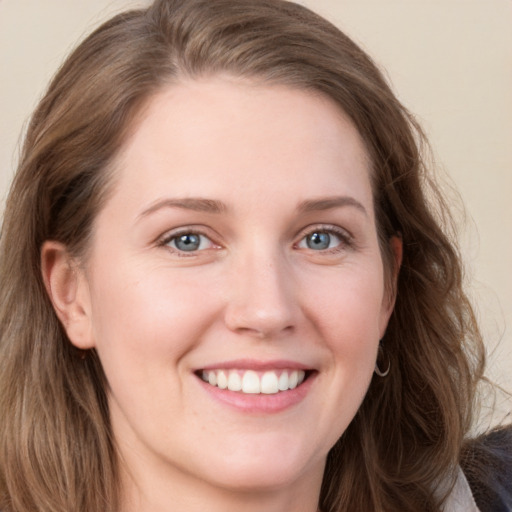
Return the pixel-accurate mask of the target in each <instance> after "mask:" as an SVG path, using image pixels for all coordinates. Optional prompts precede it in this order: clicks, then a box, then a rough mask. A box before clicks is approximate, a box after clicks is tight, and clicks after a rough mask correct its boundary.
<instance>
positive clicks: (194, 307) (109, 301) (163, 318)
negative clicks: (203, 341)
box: [92, 265, 216, 366]
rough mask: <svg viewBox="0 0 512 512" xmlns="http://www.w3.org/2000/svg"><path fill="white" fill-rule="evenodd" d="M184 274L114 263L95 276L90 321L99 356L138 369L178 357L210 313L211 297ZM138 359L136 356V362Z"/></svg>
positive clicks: (212, 305) (211, 307)
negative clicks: (112, 266)
mask: <svg viewBox="0 0 512 512" xmlns="http://www.w3.org/2000/svg"><path fill="white" fill-rule="evenodd" d="M199 285H200V282H197V281H195V280H191V279H190V276H187V275H186V273H181V274H180V273H172V272H169V271H165V270H163V269H161V268H144V269H140V270H138V269H137V268H136V267H134V266H130V265H125V266H123V265H118V266H117V267H116V268H115V269H114V268H111V269H109V271H108V272H106V273H102V274H100V273H98V274H97V276H96V278H95V280H94V287H93V290H92V306H93V310H92V319H93V332H94V337H95V344H96V348H97V349H98V352H99V353H100V357H101V356H102V355H103V356H104V358H106V357H107V354H109V353H110V354H111V356H112V358H113V357H114V356H115V358H116V360H117V361H119V362H121V361H123V362H124V363H125V364H127V363H132V364H137V365H138V366H141V365H143V364H144V361H148V362H149V361H150V359H151V358H156V359H157V360H159V361H160V362H161V363H162V364H163V363H164V362H166V361H167V362H168V361H169V360H176V359H178V358H179V357H180V356H181V355H182V354H183V353H185V352H186V351H187V350H188V349H190V347H191V346H192V345H193V344H194V343H195V341H196V340H197V339H198V338H199V337H200V334H201V332H202V331H203V330H204V328H205V325H207V324H208V323H209V322H210V321H211V319H212V317H213V316H214V315H215V307H216V306H215V303H214V301H213V299H212V296H211V295H212V294H209V293H208V291H205V290H204V289H203V287H201V286H199ZM137 358H139V359H138V360H137Z"/></svg>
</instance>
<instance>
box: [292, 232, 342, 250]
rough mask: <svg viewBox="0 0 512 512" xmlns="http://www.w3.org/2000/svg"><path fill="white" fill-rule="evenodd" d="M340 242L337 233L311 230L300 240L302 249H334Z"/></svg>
mask: <svg viewBox="0 0 512 512" xmlns="http://www.w3.org/2000/svg"><path fill="white" fill-rule="evenodd" d="M341 243H342V240H341V238H340V236H339V235H336V234H335V233H333V232H329V231H320V230H319V231H313V232H311V233H309V234H307V235H306V236H305V237H304V238H303V239H302V240H301V241H300V242H299V247H300V248H302V249H311V250H313V251H325V250H326V249H334V248H336V247H338V246H339V245H340V244H341Z"/></svg>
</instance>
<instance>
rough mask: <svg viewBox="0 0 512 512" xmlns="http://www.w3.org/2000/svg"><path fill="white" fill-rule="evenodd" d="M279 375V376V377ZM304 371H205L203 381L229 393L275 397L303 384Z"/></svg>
mask: <svg viewBox="0 0 512 512" xmlns="http://www.w3.org/2000/svg"><path fill="white" fill-rule="evenodd" d="M278 374H279V375H278ZM305 376H306V373H305V372H304V370H280V371H278V372H276V371H271V370H269V371H266V372H263V373H258V372H255V371H253V370H229V371H226V370H204V371H203V372H202V379H203V380H204V381H205V382H208V383H209V384H210V385H212V386H217V387H218V388H220V389H228V390H229V391H241V392H242V393H247V394H251V395H256V394H260V393H263V394H266V395H273V394H275V393H279V392H280V391H287V390H289V389H295V388H296V387H297V386H298V385H300V384H302V382H303V381H304V378H305Z"/></svg>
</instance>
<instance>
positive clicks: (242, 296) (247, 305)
mask: <svg viewBox="0 0 512 512" xmlns="http://www.w3.org/2000/svg"><path fill="white" fill-rule="evenodd" d="M291 274H292V272H291V271H290V269H289V267H288V265H287V262H286V261H283V258H279V256H277V255H276V256H273V257H272V256H270V255H259V256H258V255H257V254H254V253H252V254H251V255H249V256H247V257H241V258H240V262H239V264H237V265H235V268H232V272H231V279H229V291H228V295H229V300H228V303H227V306H226V309H225V323H226V326H227V327H228V328H229V329H230V330H232V331H235V332H237V333H241V334H245V335H248V336H252V337H256V338H261V339H263V338H279V337H281V336H284V335H286V334H287V333H288V334H289V333H291V332H293V331H294V329H295V327H296V324H297V320H298V314H299V311H300V308H299V305H298V302H297V296H296V293H295V291H294V279H293V276H292V275H291Z"/></svg>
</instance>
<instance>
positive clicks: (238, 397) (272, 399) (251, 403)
mask: <svg viewBox="0 0 512 512" xmlns="http://www.w3.org/2000/svg"><path fill="white" fill-rule="evenodd" d="M316 375H317V374H316V372H315V373H313V374H312V375H310V376H309V377H308V378H307V379H306V380H305V381H304V382H303V383H302V384H300V385H299V386H297V387H296V388H295V389H289V390H288V391H281V392H279V393H274V394H271V395H267V394H264V393H259V394H250V393H247V394H246V393H241V392H239V391H229V389H220V388H218V387H217V386H212V385H211V384H208V383H207V382H204V381H203V380H202V379H201V378H200V377H197V379H198V381H199V383H200V384H201V385H202V387H203V389H204V390H205V391H206V392H207V393H208V394H209V395H210V396H211V397H213V398H214V399H215V400H217V401H219V402H222V403H223V404H225V405H227V406H229V407H231V408H233V409H236V410H238V411H240V412H244V413H259V414H271V413H278V412H281V411H284V410H286V409H289V408H291V407H293V406H294V405H297V404H298V403H299V402H301V401H302V400H303V399H304V398H305V397H306V395H307V394H308V392H309V390H310V389H311V386H312V384H313V381H314V380H315V377H316Z"/></svg>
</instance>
